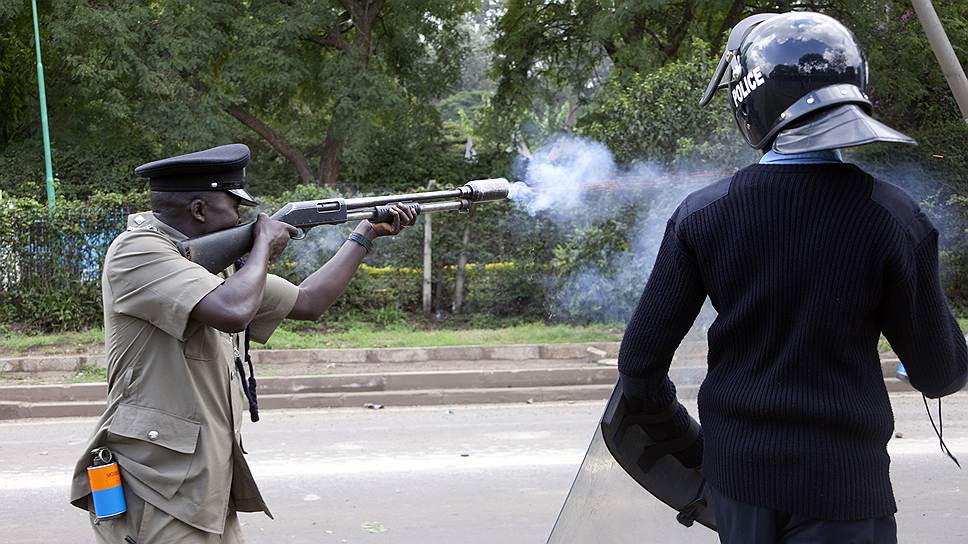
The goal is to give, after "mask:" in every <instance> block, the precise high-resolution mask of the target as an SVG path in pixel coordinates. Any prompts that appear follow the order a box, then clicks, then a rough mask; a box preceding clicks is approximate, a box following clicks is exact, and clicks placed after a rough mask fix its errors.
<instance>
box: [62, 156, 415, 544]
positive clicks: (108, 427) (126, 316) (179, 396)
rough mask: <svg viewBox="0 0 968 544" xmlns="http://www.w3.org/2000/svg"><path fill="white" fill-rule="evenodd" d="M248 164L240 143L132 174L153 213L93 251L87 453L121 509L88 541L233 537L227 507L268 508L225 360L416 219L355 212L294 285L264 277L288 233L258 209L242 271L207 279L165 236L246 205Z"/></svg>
mask: <svg viewBox="0 0 968 544" xmlns="http://www.w3.org/2000/svg"><path fill="white" fill-rule="evenodd" d="M248 161H249V149H248V148H247V147H246V146H245V145H242V144H232V145H225V146H220V147H216V148H213V149H208V150H205V151H200V152H197V153H190V154H187V155H181V156H177V157H171V158H168V159H163V160H159V161H155V162H151V163H148V164H145V165H142V166H140V167H138V168H137V169H136V170H135V173H136V175H138V176H143V177H147V178H149V179H150V187H151V207H152V211H151V212H143V213H136V214H133V215H131V216H130V217H129V218H128V223H127V229H126V230H125V231H124V232H123V233H121V234H120V235H119V236H118V237H117V238H116V239H115V240H114V241H113V243H112V244H111V246H110V248H109V249H108V253H107V256H106V257H105V261H104V271H103V275H102V290H103V302H104V336H105V344H106V352H107V360H108V389H109V390H108V405H107V408H106V410H105V412H104V415H103V416H102V417H101V419H100V421H99V422H98V424H97V427H96V428H95V431H94V433H93V436H92V437H91V440H90V443H89V444H88V448H86V450H85V451H90V450H91V449H92V448H97V447H107V448H109V450H110V451H111V452H112V453H113V455H114V457H115V458H116V459H117V462H118V464H119V466H120V471H121V476H122V482H123V487H124V495H125V499H126V502H127V513H126V514H125V515H123V516H121V517H117V518H114V519H107V520H99V519H97V518H96V516H95V514H94V513H92V514H91V516H92V522H93V528H94V533H95V535H96V538H97V540H98V541H99V542H110V543H112V544H117V543H119V542H128V543H130V542H136V543H140V544H144V543H150V542H241V541H242V536H241V532H240V527H239V522H238V518H237V516H236V512H237V511H238V512H258V511H262V512H265V513H266V514H267V515H270V517H271V514H270V512H269V509H268V507H267V506H266V504H265V502H264V501H263V499H262V496H261V494H260V493H259V489H258V487H257V486H256V483H255V481H254V480H253V478H252V474H251V473H250V472H249V468H248V464H247V463H246V461H245V458H244V457H243V453H244V452H243V449H242V440H241V434H240V430H241V424H242V410H243V406H244V405H245V404H246V396H247V395H246V390H245V387H244V383H243V382H244V379H243V376H242V375H241V374H240V371H241V372H244V368H242V366H241V365H233V361H234V360H235V359H237V358H238V357H239V354H240V351H243V350H244V349H245V348H246V347H247V346H246V345H245V344H246V343H247V341H248V338H251V339H252V340H255V341H257V342H265V341H267V340H268V339H269V337H270V336H271V334H272V332H273V331H274V330H275V329H276V327H277V326H278V325H279V323H280V322H281V321H282V320H283V319H284V318H287V317H288V318H292V319H317V318H318V317H319V316H320V314H322V313H323V312H324V311H325V310H326V308H327V307H329V306H330V304H332V303H333V301H334V300H335V299H336V297H338V296H339V295H340V294H341V293H342V292H343V290H344V289H345V288H346V286H347V284H348V283H349V281H350V278H351V277H352V275H353V273H354V272H355V271H356V269H357V268H358V266H359V265H360V263H361V261H362V260H363V257H364V256H365V255H366V253H367V252H368V251H369V249H370V246H371V243H372V241H373V240H374V239H375V238H377V237H379V236H387V235H394V234H397V233H399V232H400V231H401V230H402V229H403V228H404V227H406V226H408V225H411V224H413V222H414V220H415V215H414V214H413V212H412V211H411V210H410V209H409V208H407V207H404V206H401V205H397V206H395V207H393V208H392V212H391V213H392V214H393V215H394V221H393V222H392V223H382V224H370V223H369V222H368V221H362V222H361V223H360V224H359V225H358V226H357V228H356V230H355V231H354V233H353V235H352V236H351V238H350V239H349V240H348V241H347V243H345V244H344V245H343V246H342V247H341V248H340V249H339V251H338V252H337V253H336V254H335V255H334V256H333V258H332V259H331V260H330V261H329V262H327V263H326V264H325V265H323V266H322V267H321V268H320V269H319V270H318V271H316V272H315V273H313V274H312V275H310V276H309V277H308V278H306V280H305V281H303V282H302V283H301V284H300V285H298V286H296V285H293V284H292V283H289V282H288V281H286V280H284V279H282V278H280V277H278V276H274V275H271V274H267V273H266V269H267V265H268V262H269V260H270V259H272V258H273V257H275V256H276V255H278V254H279V253H280V252H281V251H282V250H283V249H284V248H285V247H286V245H287V243H288V241H289V239H290V236H291V235H293V234H294V230H295V229H293V227H291V226H289V225H286V224H284V223H281V222H278V221H274V220H271V219H269V218H268V217H267V216H266V215H264V214H260V215H259V217H258V220H257V221H256V223H255V241H254V244H253V247H252V250H251V252H250V254H249V256H248V259H247V262H246V263H245V266H244V267H242V268H241V269H239V270H232V269H229V270H226V271H224V272H222V273H220V274H212V273H210V272H208V271H207V270H205V269H204V268H203V267H201V266H199V265H197V264H195V263H193V262H191V261H189V260H188V259H185V258H184V257H182V256H181V254H180V253H179V252H178V250H177V248H176V243H177V242H178V241H180V240H184V239H186V238H191V237H195V236H199V235H202V234H207V233H211V232H215V231H219V230H222V229H226V228H230V227H234V226H236V225H237V224H238V223H239V206H253V205H255V201H254V199H253V198H252V196H251V195H249V193H248V192H246V190H245V188H244V185H245V167H246V165H247V163H248ZM243 331H247V332H246V333H245V334H247V335H248V338H243V335H242V334H240V333H242V332H243ZM253 394H254V392H253ZM253 400H254V399H252V398H250V399H249V403H250V405H251V406H252V408H255V405H254V404H252V401H253ZM89 461H90V457H89V455H87V454H86V453H85V455H83V456H82V457H81V459H80V460H79V461H78V463H77V469H76V471H75V475H74V480H73V485H72V489H71V502H72V503H73V504H74V505H75V506H78V507H80V508H84V509H93V505H92V501H91V500H90V499H91V489H90V488H89V486H88V481H87V480H88V479H87V476H86V474H85V467H86V466H87V465H88V464H89Z"/></svg>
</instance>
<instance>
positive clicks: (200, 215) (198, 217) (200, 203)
mask: <svg viewBox="0 0 968 544" xmlns="http://www.w3.org/2000/svg"><path fill="white" fill-rule="evenodd" d="M206 211H208V204H207V203H206V202H205V200H203V199H201V198H193V199H192V201H191V203H189V204H188V213H189V214H191V216H192V219H194V220H195V221H198V222H199V223H204V222H205V212H206Z"/></svg>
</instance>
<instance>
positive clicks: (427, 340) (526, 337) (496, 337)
mask: <svg viewBox="0 0 968 544" xmlns="http://www.w3.org/2000/svg"><path fill="white" fill-rule="evenodd" d="M621 339H622V331H621V329H620V328H617V327H614V326H611V327H610V326H608V325H598V326H595V325H591V326H569V325H545V324H543V323H525V324H520V325H513V326H509V327H500V328H493V329H491V328H487V329H478V328H469V329H449V328H448V329H426V330H421V329H415V328H413V327H408V326H406V325H397V326H391V327H387V328H375V327H373V326H370V325H356V326H353V327H350V328H348V329H347V330H344V331H331V332H325V331H319V330H291V329H289V328H288V327H285V324H284V325H283V326H282V327H280V328H279V330H277V331H276V332H275V334H273V335H272V338H270V339H269V343H268V344H266V345H265V347H266V348H268V349H301V348H408V347H433V346H462V345H502V344H567V343H581V342H617V341H619V340H621Z"/></svg>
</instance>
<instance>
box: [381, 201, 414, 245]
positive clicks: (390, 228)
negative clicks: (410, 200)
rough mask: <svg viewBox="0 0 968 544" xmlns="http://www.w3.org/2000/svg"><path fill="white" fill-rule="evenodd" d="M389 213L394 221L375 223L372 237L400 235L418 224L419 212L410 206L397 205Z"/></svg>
mask: <svg viewBox="0 0 968 544" xmlns="http://www.w3.org/2000/svg"><path fill="white" fill-rule="evenodd" d="M388 211H389V213H390V215H391V216H392V217H393V219H392V221H389V222H386V223H373V224H372V225H371V226H370V228H371V229H372V233H371V234H372V236H373V237H374V238H376V237H378V236H392V235H396V234H400V232H401V231H403V229H404V228H406V227H409V226H410V225H413V224H414V223H416V222H417V212H416V211H414V209H413V208H412V207H410V206H407V205H404V204H401V203H399V202H398V203H396V204H394V205H393V206H391V207H390V208H389V210H388Z"/></svg>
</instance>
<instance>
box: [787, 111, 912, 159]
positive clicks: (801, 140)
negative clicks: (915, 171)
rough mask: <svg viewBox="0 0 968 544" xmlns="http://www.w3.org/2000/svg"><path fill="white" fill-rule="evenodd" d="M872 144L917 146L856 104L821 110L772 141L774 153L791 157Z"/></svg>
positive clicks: (907, 137)
mask: <svg viewBox="0 0 968 544" xmlns="http://www.w3.org/2000/svg"><path fill="white" fill-rule="evenodd" d="M874 142H894V143H899V144H910V145H917V142H916V141H915V140H914V138H911V137H910V136H908V135H906V134H903V133H901V132H898V131H896V130H894V129H893V128H891V127H889V126H887V125H885V124H884V123H881V122H880V121H878V120H876V119H874V118H873V117H871V116H870V115H868V114H867V112H865V111H864V109H863V108H861V107H860V106H859V105H857V104H844V105H841V106H836V107H834V108H831V109H829V110H824V111H822V112H820V113H818V114H816V116H814V117H813V118H812V119H810V120H809V121H808V122H806V123H804V124H802V125H798V126H796V127H791V128H788V129H785V130H782V131H780V133H779V134H777V135H776V140H774V141H773V150H774V151H776V152H777V153H782V154H792V153H806V152H808V151H822V150H825V149H838V148H844V147H856V146H859V145H865V144H870V143H874Z"/></svg>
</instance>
